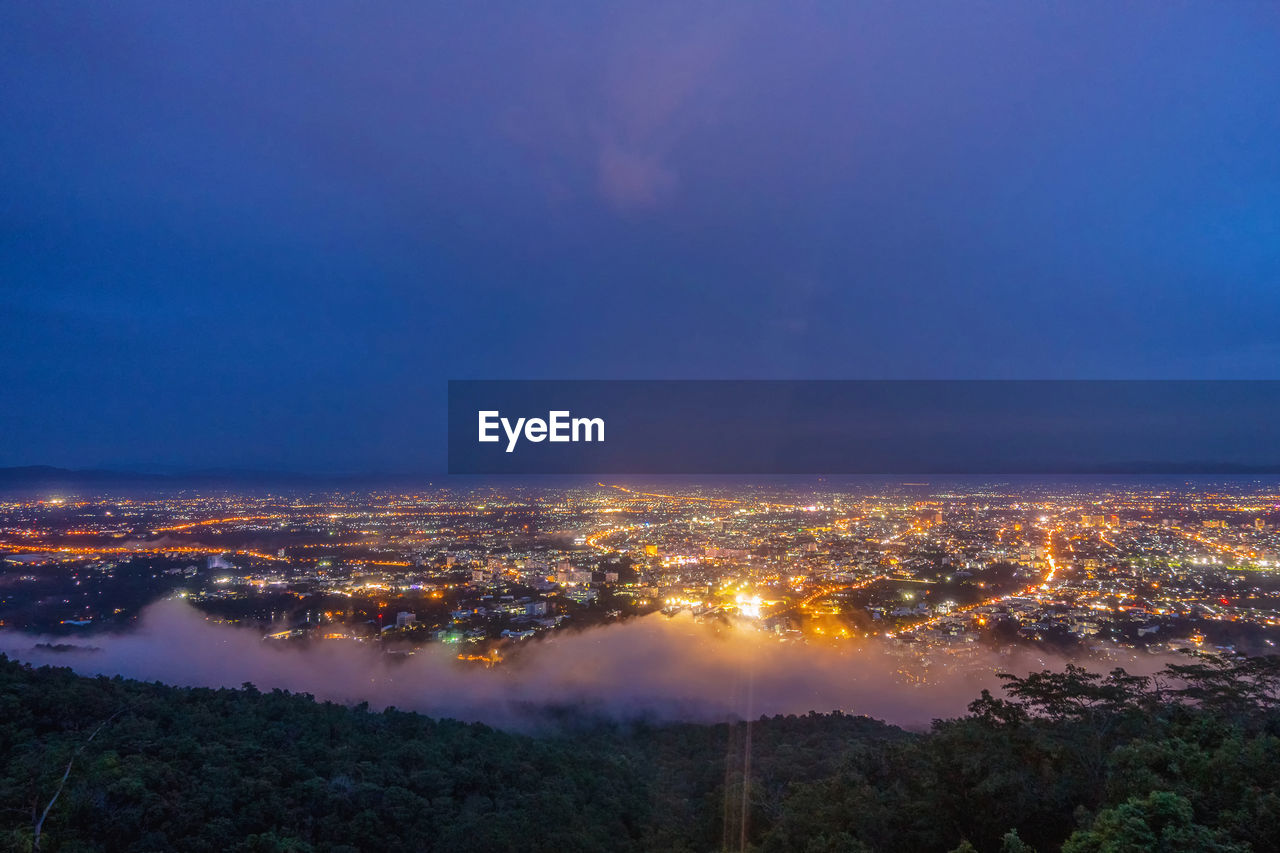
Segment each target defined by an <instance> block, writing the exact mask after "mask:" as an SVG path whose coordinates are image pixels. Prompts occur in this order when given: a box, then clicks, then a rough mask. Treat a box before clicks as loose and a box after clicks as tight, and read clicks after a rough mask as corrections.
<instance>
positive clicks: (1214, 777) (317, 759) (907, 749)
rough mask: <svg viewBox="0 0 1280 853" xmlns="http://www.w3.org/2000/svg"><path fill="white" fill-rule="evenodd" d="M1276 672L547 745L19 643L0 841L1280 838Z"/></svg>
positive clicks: (254, 843) (585, 736)
mask: <svg viewBox="0 0 1280 853" xmlns="http://www.w3.org/2000/svg"><path fill="white" fill-rule="evenodd" d="M1278 685H1280V659H1249V660H1238V661H1229V660H1223V659H1216V658H1207V659H1201V660H1192V661H1190V662H1188V663H1187V664H1183V665H1179V666H1176V667H1170V668H1169V670H1167V671H1166V672H1165V673H1164V674H1163V675H1162V676H1161V677H1159V678H1156V679H1146V678H1138V677H1133V676H1128V675H1126V674H1125V673H1123V672H1122V671H1118V670H1117V671H1115V672H1113V673H1112V674H1111V675H1109V676H1101V675H1098V674H1095V673H1090V672H1086V671H1085V670H1083V669H1079V668H1076V667H1070V668H1068V669H1067V670H1065V671H1063V672H1044V673H1039V674H1035V675H1032V676H1029V677H1028V678H1024V679H1018V678H1011V677H1010V678H1008V683H1007V685H1006V693H1007V697H1006V698H996V697H993V696H991V695H990V694H987V693H984V694H983V696H982V697H981V698H979V699H978V700H977V701H975V702H974V703H973V705H972V706H971V714H970V715H969V716H968V717H965V718H963V719H958V720H948V721H941V722H938V723H936V724H935V725H934V727H933V729H932V731H930V732H928V733H926V734H911V733H907V732H903V731H901V730H898V729H895V728H893V727H890V726H886V725H883V724H880V723H877V722H875V721H872V720H868V719H865V718H861V717H851V716H845V715H839V714H836V715H817V714H814V715H809V716H805V717H785V718H784V717H776V718H766V719H761V720H758V721H755V722H753V723H750V724H747V723H739V724H734V725H728V724H725V725H716V726H699V725H661V726H659V725H628V726H619V725H616V724H607V723H600V722H595V723H589V724H588V723H583V722H581V721H571V720H572V718H573V715H571V714H565V715H562V716H563V718H562V719H561V720H560V721H559V723H558V724H557V727H556V729H555V732H554V733H544V734H541V735H537V736H532V735H523V734H513V733H508V732H503V731H497V730H494V729H491V728H488V727H486V726H482V725H468V724H463V723H458V722H451V721H437V720H431V719H428V718H426V717H422V716H420V715H417V714H412V713H403V712H399V711H395V710H389V711H385V712H381V713H375V712H370V711H369V710H368V709H367V708H363V707H361V708H346V707H343V706H339V705H334V704H328V703H317V702H315V701H313V700H312V699H311V697H308V696H299V695H290V694H287V693H284V692H279V691H276V692H271V693H263V692H260V691H258V690H256V689H254V688H252V687H249V686H246V688H245V689H243V690H204V689H179V688H173V687H166V686H162V685H158V684H142V683H138V682H133V681H126V680H123V679H118V678H117V679H106V678H97V679H91V678H83V677H79V676H76V675H74V674H73V673H72V672H70V671H69V670H65V669H50V668H42V669H32V668H29V667H25V666H22V665H20V664H17V663H14V662H11V661H8V660H5V659H3V658H0V762H3V765H2V767H0V807H3V810H4V811H3V815H4V817H3V824H2V825H0V832H2V833H3V834H2V835H0V848H3V849H9V850H24V851H25V850H30V849H32V847H33V846H34V845H35V844H37V843H38V845H39V849H41V850H45V851H89V850H135V851H169V850H172V851H220V850H238V851H309V850H316V851H320V850H326V851H340V850H341V851H352V850H397V849H399V850H544V849H546V850H690V851H702V850H719V849H753V850H761V851H791V850H796V851H862V850H885V851H929V850H936V851H949V850H966V851H967V850H976V851H982V853H986V851H991V853H995V852H996V851H1002V853H1016V851H1026V850H1031V849H1037V850H1040V851H1041V852H1042V853H1044V851H1053V850H1058V849H1062V850H1064V851H1069V853H1086V851H1088V852H1089V853H1092V851H1141V850H1163V851H1239V850H1257V851H1267V850H1280V712H1278V711H1277V701H1276V699H1277V687H1278ZM744 780H746V784H744ZM51 802H52V805H51V806H50V803H51ZM46 810H47V816H46V817H44V820H43V822H41V816H42V815H45V814H46ZM37 835H38V838H37Z"/></svg>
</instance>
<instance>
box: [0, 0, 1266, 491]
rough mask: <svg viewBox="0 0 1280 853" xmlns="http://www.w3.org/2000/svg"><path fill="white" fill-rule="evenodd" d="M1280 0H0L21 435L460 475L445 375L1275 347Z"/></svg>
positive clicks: (20, 457) (802, 371)
mask: <svg viewBox="0 0 1280 853" xmlns="http://www.w3.org/2000/svg"><path fill="white" fill-rule="evenodd" d="M1277 57H1280V6H1277V5H1276V4H1267V3H1242V4H1228V5H1225V6H1224V4H1220V3H1213V2H1188V3H1182V4H1177V5H1170V4H1168V3H1158V2H1146V0H1138V2H1132V3H1125V4H1114V3H1103V2H1089V0H1086V1H1085V2H1078V3H1069V4H1043V3H1020V2H1012V0H1011V2H992V3H982V4H971V3H969V4H953V5H946V6H943V7H939V8H930V9H928V10H927V13H926V12H924V11H922V10H921V9H920V8H917V7H915V6H913V5H912V4H902V3H891V2H884V3H843V4H841V3H804V2H800V3H791V2H787V3H782V2H765V3H752V4H732V3H712V4H687V3H663V2H658V3H649V2H644V3H621V4H567V5H560V6H555V7H548V6H543V5H541V4H537V5H525V6H521V7H518V8H506V9H502V10H501V11H500V12H499V11H498V10H497V9H483V8H478V7H476V6H474V5H470V4H447V3H423V4H416V5H413V6H411V7H404V6H401V7H395V8H393V7H382V8H375V7H369V6H367V5H362V4H350V3H344V2H327V0H320V2H308V3H273V4H234V5H233V6H232V7H231V8H227V7H223V6H218V7H213V6H200V5H187V4H173V3H167V2H152V0H133V2H121V3H111V4H101V3H81V2H70V3H59V4H48V3H35V4H31V3H27V4H24V3H10V4H5V5H4V6H3V7H0V77H2V78H3V79H4V80H5V83H6V85H5V97H4V98H2V99H0V126H3V127H4V128H5V133H4V134H0V199H3V202H2V203H0V225H2V226H3V227H0V282H3V284H0V316H4V317H6V318H12V322H11V323H9V325H8V333H7V334H6V335H4V336H3V337H2V338H0V403H3V405H0V435H4V437H5V439H6V440H5V442H4V443H3V447H2V448H0V464H27V463H34V464H39V463H50V464H65V465H103V464H117V463H121V462H145V463H158V464H176V465H192V466H194V467H200V466H205V465H215V466H221V465H228V466H241V467H268V468H307V469H316V470H334V469H338V470H351V469H357V470H358V469H371V468H372V469H404V468H413V469H423V470H439V469H440V468H441V467H442V465H443V411H442V409H443V397H444V382H445V380H446V379H448V378H508V377H511V378H514V377H525V378H575V377H577V378H584V377H585V378H602V377H610V376H620V377H630V378H650V377H664V378H702V377H708V376H716V377H729V378H788V377H792V378H853V377H864V378H903V377H906V378H947V377H959V378H966V377H967V378H972V377H989V378H1012V377H1021V378H1043V377H1062V378H1092V377H1101V378H1120V377H1129V378H1150V377H1166V378H1171V377H1176V378H1200V377H1204V378H1216V377H1236V378H1267V377H1276V376H1278V375H1280V355H1278V351H1277V349H1276V348H1275V347H1274V345H1273V344H1272V341H1273V338H1274V333H1273V327H1274V322H1273V321H1274V318H1275V316H1276V315H1277V312H1280V288H1277V287H1276V286H1275V283H1276V280H1277V277H1280V259H1278V257H1277V254H1276V252H1275V250H1274V247H1275V243H1276V235H1277V233H1280V232H1278V230H1277V229H1280V201H1278V200H1280V147H1277V146H1276V145H1275V140H1276V139H1277V138H1280V111H1277V110H1275V109H1274V105H1275V103H1276V102H1277V100H1278V99H1280V59H1277Z"/></svg>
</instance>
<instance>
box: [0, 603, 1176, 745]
mask: <svg viewBox="0 0 1280 853" xmlns="http://www.w3.org/2000/svg"><path fill="white" fill-rule="evenodd" d="M41 643H49V644H55V645H56V644H62V647H63V648H65V646H66V644H69V643H74V644H75V645H77V646H80V647H81V648H79V649H75V650H71V651H58V650H55V649H52V648H41V647H40V645H39V644H41ZM0 651H3V652H4V653H5V654H7V655H9V657H11V658H14V659H17V660H22V661H27V662H29V663H33V664H51V665H54V666H69V667H71V668H73V669H74V670H76V671H77V672H79V673H82V674H86V675H100V674H101V675H123V676H126V677H128V678H136V679H141V680H144V681H161V682H165V683H167V684H175V685H182V686H203V687H239V686H240V685H241V684H243V683H244V682H252V683H253V684H255V685H257V686H258V687H259V688H260V689H262V690H270V689H272V688H277V687H278V688H283V689H285V690H290V691H294V692H305V693H311V694H313V695H314V696H315V697H316V698H317V699H328V700H332V701H336V702H343V703H348V704H356V703H359V702H368V703H369V705H370V706H371V707H373V708H384V707H387V706H392V705H394V706H396V707H398V708H402V709H406V710H415V711H421V712H423V713H425V714H428V715H430V716H433V717H453V718H456V719H460V720H466V721H477V722H485V723H489V724H490V725H496V726H503V727H508V728H529V727H532V726H537V725H538V723H539V722H541V721H544V720H546V719H548V717H549V716H555V715H556V714H555V712H556V711H557V710H559V711H563V709H565V708H572V709H580V710H581V713H582V714H584V715H591V714H599V715H603V716H606V717H609V718H613V719H619V720H634V719H639V718H647V719H652V720H671V721H674V720H682V721H693V722H711V721H720V720H726V719H753V718H755V717H759V716H761V715H772V714H804V713H808V712H809V711H819V712H830V711H834V710H840V711H844V712H847V713H853V714H866V715H868V716H871V717H875V718H877V719H881V720H885V721H887V722H890V723H894V724H896V725H900V726H904V727H907V728H919V727H923V726H927V725H928V724H929V722H930V721H931V720H933V719H935V718H938V717H954V716H958V715H961V714H963V713H964V712H965V706H966V705H967V704H968V703H969V702H970V701H972V700H973V699H974V698H975V697H976V696H977V695H978V693H979V691H980V690H981V689H982V688H983V687H987V688H992V689H993V690H994V689H995V688H997V687H998V685H999V683H1000V680H999V678H997V677H996V674H995V673H996V672H997V671H1010V672H1015V673H1018V674H1025V673H1026V672H1029V671H1032V670H1039V669H1043V668H1057V667H1061V666H1062V665H1063V663H1064V661H1062V660H1060V659H1056V658H1051V657H1048V656H1043V655H1037V654H1032V653H1027V652H1020V653H1017V654H1011V655H1004V654H1002V655H996V654H994V653H993V654H991V655H990V659H989V661H984V663H983V666H982V667H980V668H978V669H980V671H976V672H975V671H974V669H975V668H974V667H968V666H967V667H965V668H964V670H963V671H961V669H960V668H959V667H950V666H947V665H946V663H945V656H944V655H941V654H939V655H937V656H936V657H937V658H938V663H939V664H941V665H940V666H936V667H935V669H940V670H942V671H943V673H944V674H943V675H942V676H941V677H940V678H939V677H934V678H932V679H931V681H930V683H929V684H927V685H912V684H908V683H905V682H904V679H903V678H902V677H901V676H900V675H898V674H897V670H900V669H906V668H908V667H909V664H908V663H907V662H906V661H905V660H902V659H898V658H895V657H894V656H893V655H891V654H889V653H888V651H887V648H886V646H885V645H884V644H882V643H876V642H866V643H862V644H852V643H850V644H848V645H844V646H839V647H824V646H816V645H802V644H798V643H781V642H778V640H777V639H775V638H774V637H772V636H770V635H768V634H765V633H763V632H760V631H757V630H755V629H753V628H751V627H748V626H743V627H735V626H732V625H724V624H713V623H706V622H697V621H695V620H694V619H693V618H692V617H690V616H688V615H679V616H674V617H667V616H663V615H658V614H654V615H650V616H645V617H642V618H637V619H632V620H629V621H627V622H623V623H619V624H615V625H610V626H606V627H600V628H593V629H590V630H586V631H583V632H572V633H569V632H562V633H558V634H555V635H552V636H550V637H548V638H546V639H544V640H541V641H534V642H531V643H530V644H528V645H527V646H525V647H523V648H521V649H520V650H519V652H518V653H517V654H516V655H514V656H513V657H512V658H511V659H509V660H507V661H505V662H504V663H503V664H501V665H500V666H496V667H493V668H491V669H485V668H482V667H478V666H469V665H462V664H460V663H459V662H458V660H457V658H456V655H457V651H458V647H446V646H441V645H438V644H433V645H430V646H427V647H425V648H422V649H420V650H418V652H417V653H416V654H414V655H413V656H411V657H408V658H396V659H390V658H388V656H385V655H382V654H381V653H380V652H379V650H378V649H377V647H375V646H372V645H369V644H360V643H355V642H342V641H325V642H317V643H313V644H307V645H301V646H295V645H289V644H286V643H278V642H270V641H264V640H262V632H261V631H258V630H255V629H250V628H238V627H233V626H229V625H223V624H219V623H215V622H210V621H208V620H207V619H206V618H205V617H204V615H203V614H201V613H200V612H199V611H197V610H196V609H195V608H193V607H191V606H189V605H188V604H186V603H185V602H182V601H180V600H176V599H173V600H167V601H162V602H159V603H156V604H153V605H152V606H150V607H148V608H147V609H146V610H145V611H144V612H143V614H142V616H141V618H140V620H139V625H138V627H137V628H136V629H135V630H133V631H131V632H129V633H124V634H106V635H102V634H97V635H93V636H92V637H86V638H83V639H81V640H73V639H69V638H66V637H59V638H48V637H33V636H31V635H29V634H20V633H18V632H13V631H5V632H0ZM1162 663H1163V661H1161V660H1158V659H1155V658H1143V659H1140V660H1138V661H1136V662H1125V665H1126V668H1127V669H1129V671H1131V672H1151V671H1154V670H1155V669H1158V668H1159V666H1160V665H1161V664H1162ZM1114 665H1115V664H1113V663H1105V664H1104V663H1095V664H1092V665H1090V668H1091V669H1098V670H1107V669H1110V668H1111V667H1112V666H1114Z"/></svg>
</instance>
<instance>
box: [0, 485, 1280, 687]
mask: <svg viewBox="0 0 1280 853" xmlns="http://www.w3.org/2000/svg"><path fill="white" fill-rule="evenodd" d="M1278 520H1280V487H1278V486H1277V484H1276V483H1274V482H1264V481H1258V480H1243V479H1242V480H1239V481H1225V482H1215V481H1209V480H1205V481H1197V480H1185V479H1184V480H1177V481H1175V480H1167V479H1160V478H1156V479H1151V480H1144V479H1143V478H1130V479H1129V480H1127V481H1124V482H1120V483H1110V484H1107V483H1097V482H1088V481H1062V482H1053V481H1050V480H1044V481H1039V480H1035V479H1031V478H1024V479H1023V480H1021V481H1015V482H983V481H982V480H980V479H976V478H970V479H957V480H956V481H954V482H947V481H939V482H936V483H903V482H893V481H890V480H887V479H883V478H882V479H881V480H879V481H875V482H871V481H857V480H849V481H845V482H841V481H836V482H827V481H824V480H810V481H805V482H800V483H790V482H787V481H782V480H779V481H775V482H765V483H751V482H749V481H748V480H746V479H745V478H744V479H741V480H740V481H734V482H725V483H720V484H716V485H697V486H695V485H689V484H688V483H684V484H670V483H668V484H665V485H657V486H653V485H649V486H633V485H623V484H621V483H583V484H575V485H564V486H547V485H540V484H537V483H524V484H511V485H502V486H497V485H483V484H481V485H475V486H472V487H467V488H460V487H458V486H451V487H448V488H440V487H424V488H422V489H419V490H414V491H408V490H401V491H389V490H385V489H383V490H369V491H341V492H338V491H334V492H328V493H312V494H302V493H289V492H282V493H266V492H262V493H255V492H253V491H244V492H236V491H218V492H211V493H209V494H189V493H186V492H176V493H171V494H153V495H147V496H133V497H123V496H120V497H111V496H106V495H103V496H98V497H92V498H87V497H79V496H74V495H66V496H54V495H44V496H42V497H40V498H38V499H13V498H10V499H7V500H5V501H4V502H3V503H2V504H0V557H2V559H3V563H2V566H3V575H2V576H0V580H2V582H3V586H2V587H0V589H2V590H3V595H2V596H0V618H3V620H4V626H5V627H7V628H20V629H23V630H25V631H30V632H46V633H52V634H65V635H69V636H77V635H89V634H92V633H94V632H95V631H100V630H106V629H119V628H121V627H124V626H127V625H128V624H129V623H130V622H131V621H132V620H135V619H136V618H137V617H138V614H139V611H140V610H141V609H142V607H144V606H145V605H146V604H147V603H150V602H151V601H154V600H156V599H159V598H167V597H179V598H182V599H185V601H186V602H187V603H189V604H191V605H193V606H194V607H196V608H197V609H198V610H200V611H202V612H203V613H205V614H206V615H207V616H208V617H209V618H210V619H213V620H215V621H219V622H224V623H229V624H235V625H240V626H245V627H254V628H257V629H259V630H260V631H261V633H262V636H263V637H264V639H266V640H269V641H278V642H290V643H316V642H323V643H361V644H370V643H372V644H379V646H380V648H382V649H383V650H384V651H385V652H387V653H390V654H411V653H412V652H413V651H414V649H415V648H419V647H421V646H423V645H425V644H431V643H441V644H450V645H453V646H456V648H457V650H458V656H459V658H461V659H463V660H465V661H483V662H484V663H486V664H490V665H492V664H494V663H497V662H500V661H501V660H503V659H504V658H506V657H508V656H511V655H513V654H517V653H518V651H519V649H520V648H521V646H522V645H523V644H526V643H528V642H537V641H538V639H539V638H540V637H543V636H546V635H547V634H548V633H550V632H555V631H559V630H570V629H576V628H585V627H589V626H595V625H602V624H607V623H612V622H618V621H622V620H627V619H632V618H637V617H641V616H644V615H646V614H655V613H665V614H668V615H671V614H675V613H685V614H689V615H692V616H693V617H694V618H695V619H697V620H699V621H711V622H714V621H717V620H719V621H723V622H726V623H732V624H735V625H737V626H739V627H745V628H748V629H750V630H755V631H759V632H764V633H765V634H767V635H769V636H772V637H773V638H774V639H776V641H777V642H778V643H791V644H814V645H830V644H841V643H858V642H865V641H876V642H878V643H880V644H882V645H883V646H884V647H885V648H887V649H888V650H890V651H891V652H892V653H893V654H894V655H896V656H898V657H899V658H900V659H901V661H902V670H901V671H902V673H903V675H904V677H907V678H911V679H919V680H927V678H928V676H929V673H930V672H931V671H933V669H934V668H936V667H946V668H948V669H952V668H955V667H957V666H963V665H964V664H965V663H966V662H972V663H973V664H974V665H982V664H987V662H989V661H990V656H989V655H987V654H986V652H989V651H991V650H993V649H994V650H1001V649H1006V650H1007V649H1013V648H1019V647H1022V648H1032V649H1045V650H1052V651H1054V652H1056V653H1061V654H1065V655H1068V656H1071V657H1078V658H1081V659H1102V660H1106V659H1110V658H1113V657H1116V656H1118V655H1121V654H1125V655H1132V654H1151V655H1159V654H1167V653H1174V652H1177V651H1179V650H1184V649H1206V650H1210V649H1217V650H1222V651H1233V652H1240V653H1262V652H1266V651H1268V650H1269V649H1271V648H1273V647H1274V644H1275V641H1276V639H1277V638H1280V532H1277V529H1276V522H1277V521H1278Z"/></svg>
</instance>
